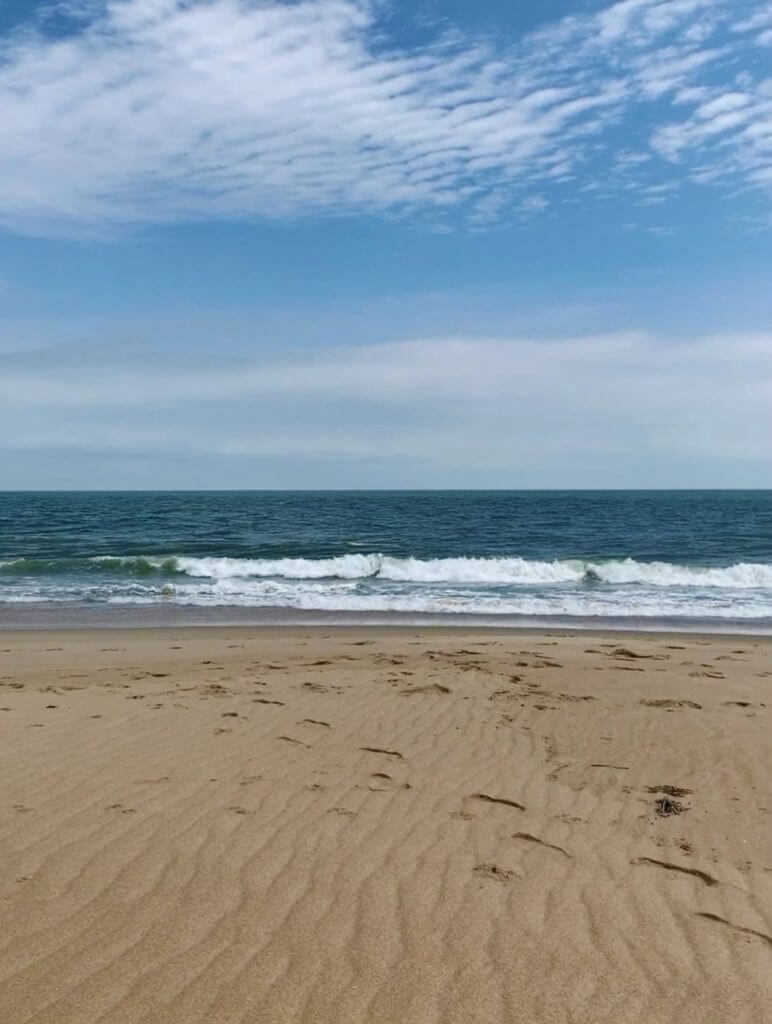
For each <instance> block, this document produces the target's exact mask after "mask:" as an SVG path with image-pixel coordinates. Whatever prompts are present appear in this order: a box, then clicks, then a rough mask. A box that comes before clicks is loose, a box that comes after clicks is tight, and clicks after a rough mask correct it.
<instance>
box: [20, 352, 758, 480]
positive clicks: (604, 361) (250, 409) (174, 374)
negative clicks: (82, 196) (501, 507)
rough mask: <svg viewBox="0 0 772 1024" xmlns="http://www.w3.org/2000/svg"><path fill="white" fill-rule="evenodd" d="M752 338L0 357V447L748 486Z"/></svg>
mask: <svg viewBox="0 0 772 1024" xmlns="http://www.w3.org/2000/svg"><path fill="white" fill-rule="evenodd" d="M770 341H771V339H770V337H769V335H768V334H757V335H751V334H736V335H732V336H715V337H704V338H699V339H696V340H692V341H683V340H679V339H678V338H673V337H668V338H659V339H657V338H652V337H650V336H647V335H645V334H642V333H627V334H613V335H599V336H591V337H576V338H570V337H568V338H563V339H556V340H553V341H550V342H544V341H533V340H529V339H527V338H514V339H484V338H482V339H479V338H478V339H472V338H453V337H442V338H435V339H427V340H416V341H405V342H397V343H391V344H381V345H369V346H363V347H344V348H326V349H314V350H294V351H287V352H285V353H283V354H277V353H272V354H264V355H261V356H251V357H250V358H242V359H241V360H236V359H231V360H229V361H228V362H227V363H224V362H223V360H222V359H221V358H218V357H215V356H208V357H205V356H201V357H199V358H197V359H196V360H195V361H191V362H190V363H189V364H186V366H185V367H184V368H180V366H179V364H178V363H177V362H176V361H175V360H173V359H171V358H169V359H165V358H164V357H163V356H161V355H159V354H156V355H152V354H148V353H142V354H141V355H140V356H138V355H137V354H136V353H135V354H133V355H132V354H131V353H129V352H121V353H118V352H116V353H113V354H111V355H109V356H106V355H105V353H104V352H101V351H100V352H94V353H92V354H89V353H88V352H85V351H83V350H81V351H78V352H76V353H70V352H68V351H67V350H66V349H64V348H59V349H54V350H50V351H48V352H37V353H26V354H18V355H16V356H6V357H3V356H0V451H2V452H3V453H4V455H3V457H4V459H9V458H11V457H14V456H15V457H17V458H23V456H24V454H25V453H27V455H29V456H30V457H33V456H35V457H37V456H46V457H47V458H48V459H49V461H51V460H57V461H60V459H62V458H64V459H69V458H74V457H77V456H78V455H79V454H83V453H90V452H94V451H99V452H102V453H104V454H111V453H112V454H113V455H114V456H115V458H116V459H120V458H124V457H128V456H129V455H130V456H131V457H132V458H139V459H142V460H144V461H145V463H146V464H147V465H148V466H152V463H153V460H157V459H167V460H169V459H172V460H173V459H176V458H183V457H184V458H187V457H190V456H192V455H194V454H195V456H196V459H197V464H198V466H199V471H200V472H203V473H206V471H207V467H208V466H209V465H210V464H211V465H212V466H216V465H218V460H221V459H222V458H225V457H238V458H245V459H246V458H257V457H264V456H271V457H279V456H280V457H286V459H287V460H289V461H287V462H286V469H287V472H288V473H289V476H288V477H285V480H288V481H289V482H291V483H293V485H294V486H303V482H304V480H305V479H307V474H308V470H309V466H311V465H312V464H313V461H314V459H316V458H324V459H325V460H327V462H326V465H327V466H328V467H332V468H330V469H329V473H328V476H327V483H328V485H335V484H340V482H341V481H343V480H350V479H351V477H350V474H349V468H350V467H351V465H352V460H355V461H356V460H359V459H372V460H376V462H377V461H379V460H392V461H393V464H394V465H401V466H402V469H401V470H400V472H401V474H402V475H401V476H399V478H397V477H394V478H392V477H390V478H389V480H388V481H387V482H388V483H390V484H392V483H393V484H394V485H399V486H410V485H416V484H419V485H420V484H421V482H422V479H423V480H425V479H426V477H421V475H420V474H421V473H426V472H429V473H430V476H429V479H431V480H432V481H433V482H437V483H444V484H453V485H463V484H464V483H469V482H474V481H479V480H482V479H484V480H485V481H486V482H487V483H489V484H490V485H496V486H506V485H513V484H515V483H520V484H522V483H524V482H526V483H528V484H529V485H532V486H539V485H554V484H555V483H557V482H559V481H562V482H563V483H564V484H566V482H567V481H568V482H570V483H571V484H572V485H580V484H581V482H582V480H583V479H584V480H585V482H586V483H591V484H593V485H604V484H606V485H610V484H611V483H613V482H614V481H615V480H616V482H618V483H619V484H620V485H622V484H625V483H629V484H630V485H634V486H643V485H644V484H646V483H648V484H652V485H700V484H710V483H713V484H719V485H720V484H726V485H730V484H733V483H734V484H737V483H741V482H743V481H746V482H747V480H748V479H754V480H756V482H757V483H758V482H762V483H763V482H764V481H766V482H769V481H770V480H772V475H771V474H772V462H770V457H769V456H770V453H769V443H768V438H769V436H770V435H771V434H772V344H770ZM738 409H742V415H738ZM293 460H294V461H293ZM293 467H294V470H293ZM415 467H419V468H418V470H416V469H415ZM652 467H655V472H656V475H652ZM414 473H417V474H418V475H414ZM293 474H294V475H293ZM583 474H586V476H583ZM681 474H682V475H681ZM200 478H201V477H199V479H200ZM148 480H149V478H148ZM243 480H244V477H243V476H240V475H239V473H238V472H234V477H233V483H235V484H238V482H239V481H241V483H240V484H238V485H241V486H243ZM4 482H5V484H6V485H7V483H8V482H7V480H6V481H4ZM149 482H153V483H155V482H156V481H149ZM381 485H385V482H384V480H381Z"/></svg>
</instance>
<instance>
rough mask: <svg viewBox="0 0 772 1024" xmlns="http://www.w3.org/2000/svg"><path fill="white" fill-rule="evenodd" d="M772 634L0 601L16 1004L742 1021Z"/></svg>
mask: <svg viewBox="0 0 772 1024" xmlns="http://www.w3.org/2000/svg"><path fill="white" fill-rule="evenodd" d="M771 705H772V643H771V642H770V640H769V639H767V638H760V637H750V638H745V637H731V636H719V637H705V636H696V635H689V636H675V635H673V634H659V635H644V634H637V635H636V634H617V635H614V634H612V633H602V634H601V633H594V634H593V633H584V632H581V633H575V634H569V633H564V632H561V633H559V634H558V633H556V632H553V633H548V632H533V631H516V630H512V631H491V630H476V631H475V630H466V629H454V630H429V629H409V628H404V629H402V628H400V629H374V628H366V629H354V628H352V629H348V628H345V629H328V630H324V629H294V628H293V629H278V628H271V629H258V628H252V627H233V628H224V627H222V628H220V627H218V628H192V629H182V628H174V629H156V630H152V629H145V630H139V629H137V630H134V629H100V630H65V631H58V632H57V631H8V632H0V707H1V708H2V710H0V1020H2V1021H3V1022H4V1024H28V1022H29V1024H31V1022H35V1024H43V1022H45V1024H96V1022H100V1024H138V1022H145V1024H194V1022H195V1024H198V1022H200V1024H241V1022H244V1024H247V1022H250V1024H253V1022H259V1024H290V1022H292V1024H295V1022H302V1024H360V1022H367V1024H370V1022H372V1024H387V1022H388V1024H505V1022H506V1024H513V1022H517V1024H519V1022H522V1024H540V1022H545V1024H546V1022H550V1024H552V1022H555V1024H558V1022H567V1021H571V1022H572V1024H606V1022H608V1024H628V1022H629V1024H632V1022H636V1024H661V1022H673V1024H676V1022H678V1024H681V1022H682V1021H684V1020H693V1021H699V1022H701V1024H712V1022H715V1024H719V1022H720V1024H728V1022H732V1024H744V1022H747V1024H759V1022H761V1021H764V1020H767V1019H770V1005H771V1004H770V997H771V996H772V828H770V822H771V821H772V818H771V816H770V808H771V807H772V803H770V801H771V800H772V795H770V767H771V766H772V758H770V728H769V725H770V723H769V713H770V711H769V709H770V706H771Z"/></svg>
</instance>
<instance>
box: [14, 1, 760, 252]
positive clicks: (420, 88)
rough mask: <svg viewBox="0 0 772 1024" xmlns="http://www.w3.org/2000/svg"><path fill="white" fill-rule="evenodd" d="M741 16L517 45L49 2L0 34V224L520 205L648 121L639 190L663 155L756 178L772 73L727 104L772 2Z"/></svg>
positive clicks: (555, 26)
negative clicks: (33, 20) (622, 132)
mask: <svg viewBox="0 0 772 1024" xmlns="http://www.w3.org/2000/svg"><path fill="white" fill-rule="evenodd" d="M744 11H745V15H746V16H745V18H744V20H738V19H737V17H736V7H735V5H734V4H733V3H730V2H729V0H621V2H618V3H616V4H612V5H606V6H603V7H601V8H599V9H598V10H597V11H595V12H590V13H586V14H583V15H576V16H570V17H567V18H564V19H562V20H560V21H557V22H554V23H552V24H549V25H547V26H546V27H545V28H543V29H541V30H540V31H538V32H535V33H532V34H530V35H529V36H526V37H525V38H523V39H521V40H518V41H508V42H502V41H501V40H491V39H480V38H473V37H471V36H469V35H465V34H463V33H462V32H460V31H456V32H452V33H446V34H445V35H441V36H438V37H437V38H435V39H434V40H433V41H431V42H430V43H425V44H423V45H421V46H420V47H415V46H408V45H406V44H405V43H404V41H402V42H400V41H398V40H389V39H387V38H385V37H384V34H383V28H382V25H381V22H380V21H379V6H378V4H377V3H374V2H373V3H370V2H366V0H301V2H299V3H292V4H289V3H282V2H275V0H273V2H267V3H257V2H251V0H191V2H188V3H180V2H178V0H109V2H104V3H98V2H97V3H95V2H93V0H90V2H88V3H77V2H76V0H73V2H70V3H69V4H66V5H63V4H59V5H57V6H56V12H57V16H58V17H59V18H60V19H61V17H62V16H63V14H67V15H68V16H69V18H70V23H69V24H70V31H68V32H67V33H66V34H64V35H61V34H59V35H54V34H53V33H51V32H50V31H48V29H47V25H46V21H45V18H43V19H42V21H41V22H39V23H38V24H36V25H29V26H26V27H24V28H23V29H21V30H19V31H17V32H15V33H13V34H11V35H8V36H6V38H5V39H4V40H2V42H0V109H1V110H2V112H3V115H2V125H0V224H2V225H4V226H5V227H6V228H8V229H10V230H13V231H18V232H29V233H42V234H55V233H61V232H67V233H73V232H74V233H89V232H92V233H93V232H99V231H104V230H108V229H109V230H112V229H114V228H116V227H120V226H121V225H143V224H149V223H164V222H174V221H182V220H198V219H204V218H222V219H244V218H261V217H294V216H298V215H309V214H312V215H313V214H329V213H333V214H340V213H344V214H345V213H349V212H367V213H378V214H389V215H399V214H404V213H406V212H407V213H415V212H416V211H421V212H427V213H428V214H429V215H431V216H439V215H442V214H443V213H444V212H447V211H458V212H460V213H462V214H464V215H465V214H466V212H467V211H469V216H470V219H471V221H472V222H473V223H474V222H475V218H476V220H477V222H481V221H485V220H486V219H488V220H489V219H491V218H490V211H491V210H493V211H494V212H495V215H496V216H498V217H500V218H502V217H506V216H507V215H508V211H509V212H510V213H511V214H512V216H515V217H516V216H518V211H519V210H520V211H522V210H523V209H524V206H523V204H524V203H525V204H526V207H527V205H528V202H529V200H528V197H529V196H531V195H538V196H542V194H543V193H544V192H545V191H547V190H554V191H555V193H556V195H557V196H558V197H559V194H560V190H561V188H562V187H565V186H566V185H567V184H570V185H571V186H572V187H573V186H575V184H576V182H577V180H578V181H579V182H581V181H584V180H589V181H591V180H593V178H594V176H595V175H597V173H598V167H599V165H601V166H603V165H604V164H605V165H608V162H609V153H610V152H612V153H613V152H616V151H617V150H618V149H619V148H620V147H619V144H618V132H619V126H620V124H622V123H624V122H625V121H626V120H627V119H641V118H642V119H643V120H642V123H643V124H645V125H646V126H647V128H648V129H649V132H648V134H649V135H650V136H651V137H652V141H653V148H652V149H651V150H650V154H653V156H654V160H653V161H651V162H650V163H649V164H647V172H648V175H649V177H648V179H647V181H648V184H650V185H651V184H656V180H657V179H656V175H657V174H658V173H660V174H661V173H667V174H672V170H667V171H666V172H664V171H663V168H662V165H663V164H664V163H668V162H669V163H671V164H674V165H676V166H677V167H678V168H679V173H681V174H683V176H685V177H687V178H688V177H694V178H696V179H699V180H709V178H710V172H711V171H713V172H714V177H716V178H721V177H722V176H726V177H733V179H734V180H735V182H736V179H737V178H738V176H739V177H740V178H741V180H743V181H744V182H746V183H748V184H752V185H754V186H756V187H760V188H765V187H766V186H767V185H768V184H769V183H770V176H771V175H772V154H771V153H770V149H769V140H770V137H771V134H772V127H770V126H771V125H772V118H771V117H770V84H769V82H764V81H763V80H761V81H757V80H755V79H753V78H752V77H751V76H750V75H746V77H745V79H744V82H745V84H744V86H742V88H741V89H740V92H742V94H743V96H745V97H746V100H745V102H744V103H743V104H741V105H737V106H735V107H733V108H732V109H724V110H723V111H716V110H715V107H716V104H718V105H719V107H720V106H721V103H722V99H723V102H724V103H726V102H728V101H727V100H726V97H731V96H733V95H735V94H736V93H737V91H738V90H737V86H736V83H735V81H734V80H735V78H736V75H737V73H738V61H741V60H742V55H743V53H745V52H746V51H747V50H748V49H749V48H751V47H758V46H759V45H760V44H761V43H763V37H764V33H765V31H766V29H765V26H766V20H765V18H766V12H767V11H768V7H767V5H766V4H765V3H755V2H749V3H746V4H745V5H744ZM730 28H731V29H732V31H730V30H729V29H730ZM689 90H692V92H691V93H689ZM711 104H713V108H711V106H710V105H711ZM706 108H707V111H708V112H707V113H706ZM711 109H713V110H714V111H715V112H714V113H710V110H711ZM642 111H643V113H641V112H642ZM639 134H640V132H639ZM706 166H707V170H706ZM652 175H653V176H654V177H651V176H652ZM502 196H503V197H505V199H504V200H501V199H500V197H502ZM491 197H494V198H491ZM548 205H549V203H548V201H547V199H546V198H545V199H544V207H545V208H546V207H547V206H548ZM475 211H477V212H476V213H475ZM530 212H534V211H533V210H531V211H530Z"/></svg>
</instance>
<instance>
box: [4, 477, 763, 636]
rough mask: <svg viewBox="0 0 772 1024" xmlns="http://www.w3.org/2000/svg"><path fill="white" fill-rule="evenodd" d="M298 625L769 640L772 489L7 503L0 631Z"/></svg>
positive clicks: (172, 496)
mask: <svg viewBox="0 0 772 1024" xmlns="http://www.w3.org/2000/svg"><path fill="white" fill-rule="evenodd" d="M237 611H238V614H236V612H237ZM301 613H302V615H303V617H304V618H306V619H313V618H314V617H315V616H316V617H322V616H325V617H326V618H327V619H329V618H330V617H331V616H332V617H335V616H338V617H340V618H341V619H342V620H343V619H345V620H346V621H351V620H352V619H357V618H362V619H369V618H371V617H372V616H373V615H375V614H377V615H378V616H379V617H380V618H381V619H386V620H387V621H396V617H397V616H401V617H402V618H404V617H407V618H409V619H410V620H411V621H416V620H420V618H421V617H422V616H427V615H430V616H436V615H439V616H442V617H443V618H444V619H445V621H448V622H453V621H469V617H470V616H484V617H485V621H488V620H491V621H496V622H500V623H504V622H510V621H511V622H516V621H546V622H578V623H585V624H600V623H605V622H609V621H610V622H619V623H624V624H626V625H643V626H657V625H661V624H672V625H692V624H714V625H715V624H720V625H723V626H724V627H726V628H742V629H764V630H769V629H772V491H670V492H665V491H650V492H645V491H635V492H632V491H626V492H623V491H616V492H614V491H608V492H598V491H592V492H576V491H566V492H557V491H548V492H546V491H545V492H534V491H527V492H516V491H511V492H502V491H497V492H491V491H486V492H481V491H478V492H471V491H470V492H461V491H439V492H438V491H433V492H429V491H427V492H405V491H400V492H385V491H378V492H341V491H337V492H306V493H302V492H198V493H194V492H169V493H159V492H147V493H142V492H118V493H106V492H105V493H98V492H79V493H74V492H73V493H62V492H57V493H53V492H47V493H46V492H40V493H0V625H2V624H16V623H19V622H23V623H25V624H27V623H32V622H34V621H40V622H43V621H45V622H46V623H49V622H51V621H54V620H61V621H67V622H73V621H82V622H85V623H88V622H89V621H106V620H107V619H110V620H111V621H112V620H115V619H116V617H120V616H121V615H123V616H124V617H130V618H131V619H132V621H157V620H158V621H160V620H161V619H163V620H164V621H167V620H169V618H170V617H172V618H173V619H174V621H184V620H186V619H189V620H190V621H194V620H195V621H200V620H201V619H202V618H208V619H210V620H214V619H218V620H221V621H222V620H227V619H228V618H229V617H230V618H233V619H236V618H238V619H240V620H242V621H243V620H245V619H246V620H250V621H251V620H254V621H261V620H263V619H270V620H271V621H276V620H277V619H278V620H281V619H282V618H286V619H287V620H296V619H297V617H298V615H300V614H301Z"/></svg>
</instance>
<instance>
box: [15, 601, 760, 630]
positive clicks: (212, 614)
mask: <svg viewBox="0 0 772 1024" xmlns="http://www.w3.org/2000/svg"><path fill="white" fill-rule="evenodd" d="M754 623H757V625H756V626H755V628H754V625H753V624H754ZM36 629H46V630H57V629H61V630H70V629H81V630H88V629H97V630H104V629H310V630H318V629H336V630H337V629H387V630H389V629H441V630H449V631H451V632H459V631H464V630H482V631H485V632H497V631H501V632H511V631H515V632H531V631H535V632H544V631H551V630H557V631H560V632H563V633H565V632H571V633H574V632H575V633H593V632H618V633H632V634H643V635H647V636H648V635H668V636H671V635H694V636H696V635H703V636H737V637H742V636H754V637H764V636H767V637H772V618H770V619H768V620H767V619H765V620H745V619H716V618H703V619H674V618H665V617H663V618H661V619H655V618H640V617H622V616H620V617H615V618H598V619H592V618H590V617H581V618H579V617H571V616H554V617H546V616H543V617H539V616H531V615H528V616H526V615H523V616H513V615H503V614H502V615H483V614H479V615H472V614H467V613H458V614H456V615H449V614H447V613H410V612H346V611H340V612H332V611H316V610H314V611H300V610H294V609H286V608H260V609H255V608H240V607H225V606H223V607H214V608H204V609H196V610H192V609H191V608H190V607H177V606H164V605H157V606H152V610H150V609H149V608H147V607H144V608H143V607H139V608H137V607H135V606H130V605H124V606H118V607H115V606H112V607H111V606H105V607H99V608H98V609H95V608H93V607H91V608H88V609H84V608H83V606H77V607H64V608H63V607H61V606H58V605H46V606H39V605H31V604H18V605H8V604H6V605H4V606H0V635H2V634H3V633H6V632H12V631H14V630H18V631H19V632H26V631H30V630H31V631H34V630H36Z"/></svg>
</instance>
